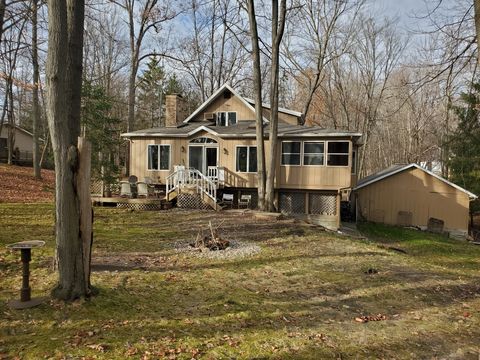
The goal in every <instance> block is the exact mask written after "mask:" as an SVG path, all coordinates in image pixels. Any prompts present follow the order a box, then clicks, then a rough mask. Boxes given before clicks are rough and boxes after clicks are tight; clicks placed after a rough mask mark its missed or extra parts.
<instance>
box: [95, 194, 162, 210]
mask: <svg viewBox="0 0 480 360" xmlns="http://www.w3.org/2000/svg"><path fill="white" fill-rule="evenodd" d="M92 204H93V205H98V206H109V205H110V206H116V207H117V208H122V209H132V210H162V209H169V208H171V203H169V202H167V201H166V200H165V199H164V198H136V199H131V198H123V197H119V196H116V197H99V196H92Z"/></svg>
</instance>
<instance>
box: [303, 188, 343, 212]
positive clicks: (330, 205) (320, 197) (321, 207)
mask: <svg viewBox="0 0 480 360" xmlns="http://www.w3.org/2000/svg"><path fill="white" fill-rule="evenodd" d="M308 207H309V209H308V213H309V214H315V215H332V216H333V215H336V214H337V195H336V194H316V193H310V194H309V199H308Z"/></svg>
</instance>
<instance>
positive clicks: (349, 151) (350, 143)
mask: <svg viewBox="0 0 480 360" xmlns="http://www.w3.org/2000/svg"><path fill="white" fill-rule="evenodd" d="M336 142H346V143H348V152H347V153H330V152H329V151H328V144H329V143H336ZM326 145H327V148H326V149H325V150H326V151H325V154H326V156H325V165H326V166H328V167H333V168H348V167H350V165H351V147H352V142H351V141H349V140H331V141H327V142H326ZM328 155H347V157H348V162H347V165H328ZM350 172H351V171H350Z"/></svg>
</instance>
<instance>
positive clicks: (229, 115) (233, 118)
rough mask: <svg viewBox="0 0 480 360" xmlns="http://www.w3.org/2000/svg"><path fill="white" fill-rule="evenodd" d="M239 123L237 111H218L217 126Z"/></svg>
mask: <svg viewBox="0 0 480 360" xmlns="http://www.w3.org/2000/svg"><path fill="white" fill-rule="evenodd" d="M236 124H237V113H236V112H232V111H229V112H227V111H222V112H217V126H232V125H236Z"/></svg>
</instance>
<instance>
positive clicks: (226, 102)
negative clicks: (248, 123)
mask: <svg viewBox="0 0 480 360" xmlns="http://www.w3.org/2000/svg"><path fill="white" fill-rule="evenodd" d="M221 111H233V112H236V113H237V121H242V120H255V113H254V112H253V111H252V110H251V109H249V108H248V107H247V106H246V105H245V104H244V103H243V102H242V101H241V100H240V99H239V98H237V97H236V96H234V95H232V96H231V97H230V98H229V99H225V98H224V97H223V95H220V96H219V97H218V98H217V99H216V100H215V101H213V102H212V103H211V104H210V105H208V106H207V107H206V108H205V110H203V111H202V112H200V113H199V114H198V115H197V116H196V117H195V118H194V119H193V120H192V121H203V120H204V114H205V113H216V112H221Z"/></svg>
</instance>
